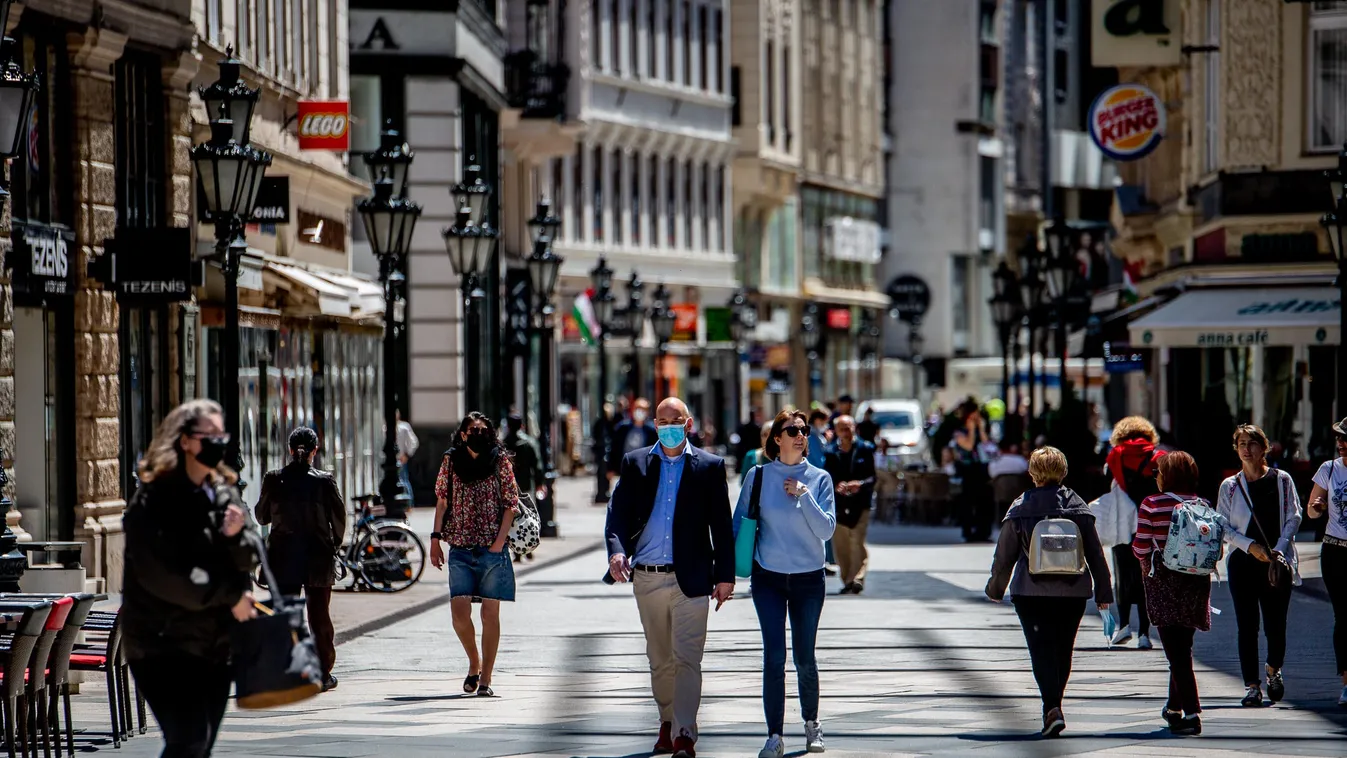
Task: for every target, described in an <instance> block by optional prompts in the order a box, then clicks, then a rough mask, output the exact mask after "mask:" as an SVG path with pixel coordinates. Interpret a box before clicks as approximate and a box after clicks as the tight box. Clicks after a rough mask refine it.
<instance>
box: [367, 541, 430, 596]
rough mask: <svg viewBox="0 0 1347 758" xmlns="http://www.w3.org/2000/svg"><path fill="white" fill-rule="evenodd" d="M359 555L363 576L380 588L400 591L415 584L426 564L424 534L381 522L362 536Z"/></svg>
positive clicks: (374, 587)
mask: <svg viewBox="0 0 1347 758" xmlns="http://www.w3.org/2000/svg"><path fill="white" fill-rule="evenodd" d="M356 555H357V556H358V557H357V560H358V561H359V568H360V578H361V579H362V580H363V581H364V582H365V584H366V586H368V587H369V588H370V589H372V590H376V591H378V592H401V591H402V590H405V589H407V588H408V587H410V586H412V585H413V584H416V582H417V581H418V580H420V578H421V572H422V571H424V570H425V568H426V548H425V545H424V544H422V542H421V538H420V537H418V536H416V533H415V532H413V531H412V530H410V529H408V528H407V527H405V526H399V525H397V524H379V525H378V526H377V527H376V528H375V529H374V531H373V532H372V533H371V534H367V535H365V536H364V537H361V538H360V543H359V546H358V547H357V551H356Z"/></svg>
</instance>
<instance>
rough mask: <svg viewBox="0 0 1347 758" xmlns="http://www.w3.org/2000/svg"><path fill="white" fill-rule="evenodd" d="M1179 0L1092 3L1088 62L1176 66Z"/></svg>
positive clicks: (1180, 57)
mask: <svg viewBox="0 0 1347 758" xmlns="http://www.w3.org/2000/svg"><path fill="white" fill-rule="evenodd" d="M1181 5H1182V0H1093V2H1092V3H1091V8H1090V62H1091V64H1092V65H1094V66H1096V67H1098V68H1112V67H1115V66H1177V65H1179V64H1181V63H1183V46H1182V44H1181V40H1180V39H1179V29H1180V27H1179V23H1180V19H1179V14H1180V11H1181V8H1180V6H1181Z"/></svg>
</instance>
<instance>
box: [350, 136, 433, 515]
mask: <svg viewBox="0 0 1347 758" xmlns="http://www.w3.org/2000/svg"><path fill="white" fill-rule="evenodd" d="M411 161H412V152H411V150H409V149H408V148H407V146H406V145H405V144H404V143H403V142H402V138H401V135H400V134H398V132H396V131H394V130H393V129H391V128H389V129H385V130H384V132H383V134H382V135H381V138H380V146H379V149H378V150H376V151H374V152H371V153H366V154H365V165H366V166H367V167H368V168H369V176H370V180H371V181H372V182H373V184H374V196H373V197H370V198H367V199H365V200H363V201H361V203H360V205H359V211H360V217H361V219H362V220H363V221H364V223H365V235H366V236H367V237H368V238H369V244H370V248H371V249H372V250H373V252H374V255H375V257H376V258H378V259H379V283H380V284H382V285H383V294H384V344H383V352H384V463H383V470H384V474H383V479H382V480H381V481H380V482H379V498H380V499H381V500H382V502H383V503H384V505H385V506H386V507H388V506H391V508H390V510H391V511H392V512H395V513H406V512H407V508H408V506H410V505H411V503H410V502H409V501H410V499H411V498H410V495H409V494H408V493H407V491H406V490H405V489H404V488H403V487H402V482H401V481H400V480H399V477H398V420H397V412H398V406H399V403H398V400H399V398H398V396H397V388H398V387H399V384H398V379H397V367H398V354H397V330H398V325H397V321H396V314H395V311H396V302H397V299H398V292H397V289H398V286H399V282H398V281H397V280H398V279H399V278H400V277H401V273H400V272H399V271H398V267H399V264H400V263H401V262H402V261H403V260H404V259H405V258H406V256H407V253H408V251H409V250H411V246H412V231H413V230H414V229H415V228H416V220H417V218H418V217H420V215H421V206H419V205H417V204H416V203H414V202H412V201H411V200H408V199H407V197H406V196H405V195H403V194H401V193H403V192H405V191H406V172H407V168H408V167H409V166H410V165H411ZM399 172H400V175H399Z"/></svg>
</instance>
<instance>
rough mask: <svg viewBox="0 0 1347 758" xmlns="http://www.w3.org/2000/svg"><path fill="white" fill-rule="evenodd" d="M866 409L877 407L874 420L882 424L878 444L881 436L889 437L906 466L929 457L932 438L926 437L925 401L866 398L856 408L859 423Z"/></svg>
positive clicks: (877, 438) (876, 441)
mask: <svg viewBox="0 0 1347 758" xmlns="http://www.w3.org/2000/svg"><path fill="white" fill-rule="evenodd" d="M866 411H874V412H875V418H874V422H875V423H876V424H879V436H878V437H876V438H875V444H876V445H878V444H879V441H880V440H881V439H883V440H888V443H889V454H890V455H894V456H897V457H898V458H899V460H900V461H902V464H903V466H904V467H906V466H907V465H908V464H912V463H925V462H927V461H928V458H927V454H928V453H929V451H930V441H929V439H928V438H927V437H926V430H925V426H926V425H925V418H924V416H923V415H922V411H921V403H919V402H917V401H916V400H866V401H865V402H863V403H861V405H860V407H859V408H857V409H856V423H858V424H859V423H860V422H861V421H863V420H865V413H866Z"/></svg>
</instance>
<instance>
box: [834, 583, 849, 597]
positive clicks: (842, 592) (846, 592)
mask: <svg viewBox="0 0 1347 758" xmlns="http://www.w3.org/2000/svg"><path fill="white" fill-rule="evenodd" d="M851 592H852V590H851V585H850V584H848V585H846V586H844V587H842V589H840V590H838V591H837V594H839V595H850V594H851Z"/></svg>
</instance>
